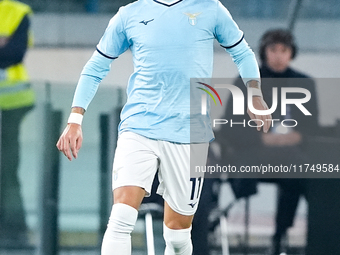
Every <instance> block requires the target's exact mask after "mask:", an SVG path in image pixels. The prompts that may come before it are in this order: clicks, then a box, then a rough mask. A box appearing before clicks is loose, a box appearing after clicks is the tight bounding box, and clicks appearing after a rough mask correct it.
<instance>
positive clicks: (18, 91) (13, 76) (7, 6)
mask: <svg viewBox="0 0 340 255" xmlns="http://www.w3.org/2000/svg"><path fill="white" fill-rule="evenodd" d="M30 14H32V10H31V8H30V7H29V6H28V5H26V4H23V3H20V2H17V1H12V0H2V1H1V0H0V37H5V38H9V37H11V36H12V35H13V34H14V33H15V31H16V29H17V28H18V26H19V25H20V23H21V21H22V20H23V18H24V17H25V16H26V15H30ZM28 36H29V38H28V44H29V45H28V46H31V45H33V37H32V35H31V34H30V33H29V35H28ZM34 101H35V97H34V91H33V90H32V89H31V87H30V84H29V78H28V74H27V70H26V68H25V67H24V65H23V64H22V63H19V64H15V65H13V66H10V67H8V68H6V69H0V110H10V109H16V108H21V107H25V106H30V105H33V104H34Z"/></svg>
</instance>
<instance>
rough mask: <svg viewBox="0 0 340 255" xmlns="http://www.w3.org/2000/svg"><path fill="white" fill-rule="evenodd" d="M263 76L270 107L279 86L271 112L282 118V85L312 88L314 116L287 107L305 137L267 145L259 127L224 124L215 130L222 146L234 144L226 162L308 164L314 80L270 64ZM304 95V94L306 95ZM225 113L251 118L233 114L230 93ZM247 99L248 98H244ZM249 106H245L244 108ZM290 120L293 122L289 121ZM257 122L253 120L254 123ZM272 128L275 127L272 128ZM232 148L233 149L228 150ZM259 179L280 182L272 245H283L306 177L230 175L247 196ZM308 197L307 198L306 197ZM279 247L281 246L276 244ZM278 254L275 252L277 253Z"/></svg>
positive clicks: (237, 189) (238, 194)
mask: <svg viewBox="0 0 340 255" xmlns="http://www.w3.org/2000/svg"><path fill="white" fill-rule="evenodd" d="M260 72H261V77H262V93H263V97H264V99H265V101H266V102H267V103H268V107H269V108H270V107H271V106H272V87H277V88H278V102H279V103H278V107H277V109H276V111H275V112H274V113H272V117H273V119H280V120H283V119H284V116H281V105H280V101H281V100H280V98H281V93H280V91H281V88H282V87H300V88H301V87H302V88H305V89H307V90H308V91H310V93H311V99H310V100H309V102H307V103H305V104H303V105H304V106H305V108H306V109H307V110H308V111H309V112H310V113H311V114H312V116H305V115H304V114H303V113H302V112H301V111H300V110H299V109H298V108H297V107H296V106H295V105H291V106H290V107H289V110H287V114H288V115H290V116H287V117H286V118H287V119H295V120H297V121H298V125H297V126H296V127H294V130H295V131H297V132H299V133H300V134H301V136H302V141H301V143H300V144H298V145H291V146H266V145H265V144H264V143H263V141H262V135H265V134H262V133H260V132H258V131H257V130H256V128H253V127H249V126H247V125H246V127H242V126H241V125H235V126H233V127H230V125H229V124H228V125H221V130H219V132H218V133H217V134H216V141H219V142H220V144H221V146H222V148H223V146H225V145H227V146H228V147H230V148H232V150H231V151H233V153H232V159H231V158H230V156H229V158H225V160H226V163H227V162H228V163H230V160H232V161H233V163H234V164H235V165H238V166H240V165H243V166H256V165H257V166H259V165H261V164H262V165H268V164H270V165H272V166H279V165H281V164H282V165H290V164H293V165H294V164H296V165H300V164H305V163H308V162H309V158H308V155H307V154H306V153H305V148H306V146H307V143H308V136H309V135H313V134H315V133H316V132H317V130H318V107H317V98H316V89H315V84H314V82H313V80H312V79H311V78H309V77H308V76H306V75H304V74H302V73H300V72H298V71H296V70H294V69H292V68H289V67H288V69H286V70H285V71H284V72H282V73H278V72H274V71H272V70H271V69H269V68H268V67H267V66H265V65H263V66H262V67H261V68H260ZM236 85H238V87H239V88H241V89H242V91H243V93H244V95H247V93H246V88H245V86H244V85H243V83H242V80H241V79H237V80H236ZM303 97H304V95H303ZM287 98H301V95H296V94H294V93H288V95H287ZM229 99H230V100H228V103H227V106H226V109H225V112H224V116H223V117H222V119H227V120H228V121H230V119H232V120H233V122H242V121H243V119H246V123H247V122H248V120H249V118H248V115H247V114H245V115H233V111H232V107H233V99H232V97H229ZM245 101H246V100H245ZM245 109H246V108H245ZM287 124H294V123H288V122H287ZM253 125H254V123H253ZM269 132H273V128H271V130H269ZM229 151H230V150H229ZM260 181H265V182H274V183H276V184H278V188H279V195H278V201H277V203H278V204H277V211H276V217H275V224H276V226H275V234H274V236H273V246H275V245H276V246H280V240H281V238H282V236H284V235H285V234H286V232H287V229H288V228H289V227H291V226H292V225H293V220H294V215H295V213H296V209H297V206H298V201H299V198H300V196H301V195H306V193H305V191H306V182H307V180H306V179H287V178H280V179H279V178H278V179H242V178H239V179H230V182H231V186H232V189H233V191H234V194H235V196H236V198H241V197H247V196H250V195H253V194H254V193H256V186H257V183H258V182H260ZM307 200H308V198H307ZM274 249H276V250H278V249H279V247H276V248H274ZM274 254H276V253H274Z"/></svg>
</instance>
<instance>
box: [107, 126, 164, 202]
mask: <svg viewBox="0 0 340 255" xmlns="http://www.w3.org/2000/svg"><path fill="white" fill-rule="evenodd" d="M154 143H155V141H153V140H150V139H148V138H146V137H143V136H140V135H138V134H135V133H132V132H124V133H122V134H121V135H120V136H119V139H118V144H117V149H116V152H115V158H114V163H113V171H112V189H113V193H114V203H125V204H129V205H131V206H133V207H139V204H140V202H141V200H142V199H143V197H144V196H145V195H149V194H150V192H151V186H152V182H153V179H154V176H155V174H156V171H157V168H158V158H157V156H156V155H155V153H154V151H153V149H152V147H153V145H154Z"/></svg>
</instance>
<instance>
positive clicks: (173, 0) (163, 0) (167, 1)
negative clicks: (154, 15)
mask: <svg viewBox="0 0 340 255" xmlns="http://www.w3.org/2000/svg"><path fill="white" fill-rule="evenodd" d="M153 1H154V2H156V3H158V4H162V5H165V6H167V7H170V6H173V5H175V4H178V3H179V2H182V1H183V0H153Z"/></svg>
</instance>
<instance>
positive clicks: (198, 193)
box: [190, 177, 202, 200]
mask: <svg viewBox="0 0 340 255" xmlns="http://www.w3.org/2000/svg"><path fill="white" fill-rule="evenodd" d="M190 181H191V182H192V186H191V196H190V200H193V199H194V197H195V191H196V182H197V181H198V189H197V196H196V198H198V197H199V195H200V191H201V185H202V177H198V178H190Z"/></svg>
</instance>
